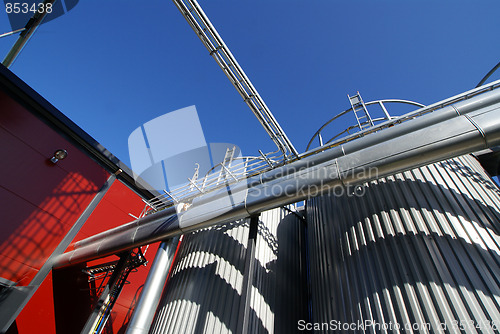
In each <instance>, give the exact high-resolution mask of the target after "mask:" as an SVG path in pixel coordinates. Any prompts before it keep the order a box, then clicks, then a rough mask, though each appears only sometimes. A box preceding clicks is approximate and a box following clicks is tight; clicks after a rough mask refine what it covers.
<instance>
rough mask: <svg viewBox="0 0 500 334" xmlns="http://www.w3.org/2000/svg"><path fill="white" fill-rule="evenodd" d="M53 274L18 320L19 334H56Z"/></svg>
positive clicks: (37, 291)
mask: <svg viewBox="0 0 500 334" xmlns="http://www.w3.org/2000/svg"><path fill="white" fill-rule="evenodd" d="M52 295H53V291H52V274H49V276H48V277H47V278H46V279H45V281H43V283H42V285H40V287H39V288H38V290H36V292H35V294H34V295H33V297H32V298H31V299H30V302H29V303H28V304H27V305H26V307H24V309H23V310H22V311H21V313H20V314H19V316H18V317H17V319H16V324H17V330H18V332H19V334H32V333H44V334H53V333H54V334H55V333H56V323H55V317H54V301H53V297H52Z"/></svg>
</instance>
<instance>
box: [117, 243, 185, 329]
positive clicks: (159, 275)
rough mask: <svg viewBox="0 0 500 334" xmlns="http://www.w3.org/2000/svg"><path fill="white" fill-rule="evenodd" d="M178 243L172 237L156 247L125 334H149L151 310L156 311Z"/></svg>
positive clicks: (151, 321) (152, 314) (152, 315)
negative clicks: (156, 249)
mask: <svg viewBox="0 0 500 334" xmlns="http://www.w3.org/2000/svg"><path fill="white" fill-rule="evenodd" d="M178 242H179V238H178V237H174V238H172V239H170V240H167V241H163V242H162V243H161V244H160V246H159V247H158V251H157V252H156V256H155V259H154V261H153V264H152V265H151V269H150V270H149V273H148V277H147V278H146V282H145V283H144V287H143V288H142V292H141V296H140V297H139V301H138V302H137V304H136V306H135V308H134V313H133V314H132V318H131V319H130V322H129V324H128V327H127V331H126V332H125V333H126V334H147V333H149V328H150V327H151V324H152V323H153V318H154V315H155V313H154V312H152V310H156V308H157V307H158V303H159V301H160V297H161V293H162V291H163V287H164V285H165V282H166V280H167V276H168V272H169V270H170V266H171V265H172V260H173V259H174V255H175V250H176V249H177V244H178Z"/></svg>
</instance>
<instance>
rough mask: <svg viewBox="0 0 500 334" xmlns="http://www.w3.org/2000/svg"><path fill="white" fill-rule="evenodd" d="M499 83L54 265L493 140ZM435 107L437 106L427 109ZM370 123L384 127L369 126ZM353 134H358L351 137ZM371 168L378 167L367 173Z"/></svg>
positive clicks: (156, 218) (82, 245)
mask: <svg viewBox="0 0 500 334" xmlns="http://www.w3.org/2000/svg"><path fill="white" fill-rule="evenodd" d="M499 86H500V81H496V82H494V83H491V84H490V85H488V86H483V87H481V88H479V89H474V90H471V91H468V92H466V93H464V94H461V95H459V96H456V97H453V98H450V99H447V100H444V101H441V102H438V103H436V104H433V105H431V106H428V107H425V108H421V109H419V110H417V111H415V112H412V113H409V114H406V115H404V116H401V117H399V118H397V119H394V120H391V121H387V122H384V123H382V124H380V125H378V126H375V127H372V128H370V129H367V130H365V131H362V132H361V133H360V134H366V133H372V135H370V136H366V137H364V138H360V137H363V136H362V135H360V134H354V135H351V136H350V138H348V139H342V140H340V141H337V142H334V143H332V144H329V145H328V146H326V145H325V146H323V147H320V148H318V149H316V150H313V151H309V152H306V153H304V154H303V155H302V158H301V159H300V160H298V161H295V162H293V163H289V164H286V165H284V166H281V167H279V168H275V169H273V170H269V171H267V172H265V173H262V174H259V175H256V176H253V177H251V178H248V179H244V180H242V181H239V182H236V183H235V184H234V185H233V186H232V187H231V193H232V195H233V196H235V197H238V198H240V197H241V201H240V202H238V203H231V204H229V206H228V203H227V201H226V200H225V199H226V197H225V196H227V192H218V191H212V192H210V193H207V194H204V195H203V196H202V197H200V198H198V199H197V202H196V203H195V204H194V205H192V206H191V207H190V208H189V209H188V210H186V211H185V212H182V213H179V214H177V213H176V210H175V209H174V208H167V209H164V210H161V211H159V212H156V213H154V214H151V215H148V216H146V217H144V218H140V219H137V220H135V221H133V222H130V223H128V224H125V225H122V226H120V227H117V228H115V229H111V230H108V231H106V232H104V233H101V234H98V235H95V236H93V237H90V238H87V239H84V240H82V241H80V242H77V243H76V244H75V249H74V250H73V251H71V252H67V253H65V254H63V255H61V256H60V257H59V258H58V259H57V261H56V263H55V267H64V266H68V265H72V264H75V263H80V262H83V261H89V260H91V259H94V258H99V257H103V256H106V255H110V254H114V253H117V252H120V251H124V250H127V249H132V248H135V247H138V246H141V245H145V244H149V243H152V242H156V241H160V240H165V239H167V238H170V237H173V236H176V235H180V234H183V233H188V232H191V231H195V230H199V229H201V228H204V227H209V226H213V225H216V224H223V223H227V222H231V221H235V220H237V219H241V218H245V217H248V216H251V215H254V214H257V213H260V212H263V211H265V210H268V209H271V208H275V207H278V206H283V205H286V204H290V203H295V202H298V201H301V200H304V199H306V198H309V197H310V196H317V195H320V194H323V193H325V192H328V191H331V190H332V189H335V188H336V187H337V188H338V187H340V188H342V189H346V188H349V187H354V186H357V185H360V184H362V183H364V182H367V181H370V180H372V179H378V178H380V177H384V176H386V175H390V174H394V173H396V172H400V171H404V170H407V169H411V168H414V167H418V166H422V165H426V164H429V163H433V162H437V161H440V160H443V159H448V158H452V157H456V156H459V155H463V154H467V153H472V152H475V151H478V150H481V149H484V148H486V147H492V146H496V145H499V144H500V135H499V133H500V123H499V122H498V121H497V120H498V118H499V117H500V91H499V90H494V91H491V90H492V89H494V88H498V87H499ZM437 109H441V110H439V112H433V111H435V110H437ZM426 114H427V115H426ZM423 115H425V116H423ZM410 120H411V121H410ZM399 123H403V124H399ZM396 125H397V126H396ZM375 129H386V130H385V131H379V132H377V133H374V132H376V130H375ZM355 138H359V139H358V140H355V141H354V140H353V139H355ZM306 157H307V158H306ZM370 168H372V169H375V170H376V171H377V172H376V173H374V174H370V173H366V170H367V169H370ZM273 189H281V193H279V194H275V193H274V192H273ZM351 190H352V189H351Z"/></svg>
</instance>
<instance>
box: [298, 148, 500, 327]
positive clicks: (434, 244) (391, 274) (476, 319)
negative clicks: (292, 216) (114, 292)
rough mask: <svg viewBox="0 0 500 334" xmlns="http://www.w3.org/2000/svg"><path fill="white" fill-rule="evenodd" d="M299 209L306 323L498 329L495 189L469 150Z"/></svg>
mask: <svg viewBox="0 0 500 334" xmlns="http://www.w3.org/2000/svg"><path fill="white" fill-rule="evenodd" d="M306 211H307V222H308V245H309V254H310V258H309V259H310V261H309V266H310V284H311V311H312V312H311V314H312V315H311V317H312V319H311V320H310V322H309V323H307V324H304V323H303V324H301V326H302V328H303V329H305V328H306V327H307V328H309V329H313V331H314V332H325V333H326V332H328V333H333V332H341V333H365V332H366V333H459V332H466V333H498V332H499V331H500V223H499V220H500V190H499V189H498V187H497V186H496V185H495V183H494V182H493V181H492V180H491V178H490V177H489V176H488V175H487V174H486V172H485V171H484V170H483V168H482V167H481V165H480V164H479V163H478V162H477V160H476V159H475V158H474V157H473V156H463V157H459V158H455V159H451V160H447V161H443V162H439V163H436V164H432V165H428V166H425V167H421V168H416V169H413V170H411V171H408V172H404V173H401V174H396V175H393V176H390V177H386V178H382V179H379V180H377V181H373V182H370V183H367V184H365V185H363V187H362V188H361V189H357V191H356V193H355V194H352V193H343V194H340V193H339V194H337V196H335V195H328V196H322V197H317V198H312V199H310V200H308V201H307V203H306Z"/></svg>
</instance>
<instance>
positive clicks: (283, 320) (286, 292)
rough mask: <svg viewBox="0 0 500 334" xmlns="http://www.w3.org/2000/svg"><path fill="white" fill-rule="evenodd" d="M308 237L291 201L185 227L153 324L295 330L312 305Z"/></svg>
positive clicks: (182, 328)
mask: <svg viewBox="0 0 500 334" xmlns="http://www.w3.org/2000/svg"><path fill="white" fill-rule="evenodd" d="M252 225H253V227H252ZM304 242H305V226H304V222H303V221H302V219H301V217H300V216H299V215H297V214H295V213H292V212H291V211H290V210H288V209H284V208H278V209H274V210H270V211H267V212H264V213H262V214H261V215H260V217H259V219H258V220H257V219H250V218H249V219H244V220H242V221H238V222H235V223H232V224H227V225H224V226H217V227H213V228H209V229H205V230H201V231H197V232H194V233H190V234H187V235H185V237H184V239H183V241H182V243H181V246H180V248H179V250H178V254H177V257H176V262H175V263H174V265H173V269H172V272H171V276H170V278H169V281H168V282H167V286H166V289H165V291H164V294H163V296H162V299H161V302H160V306H159V308H158V311H157V314H156V316H155V320H154V322H153V325H152V327H151V331H150V332H151V333H155V334H156V333H162V334H165V333H245V332H246V333H290V328H296V323H297V321H298V319H302V318H304V317H305V316H306V312H307V309H306V300H307V299H306V294H305V291H306V280H305V271H304V270H302V269H303V267H304V266H305V258H304V251H305V248H304V247H299V246H298V245H303V244H304Z"/></svg>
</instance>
